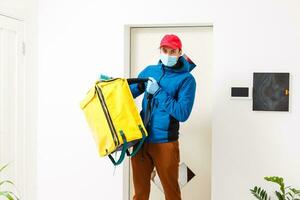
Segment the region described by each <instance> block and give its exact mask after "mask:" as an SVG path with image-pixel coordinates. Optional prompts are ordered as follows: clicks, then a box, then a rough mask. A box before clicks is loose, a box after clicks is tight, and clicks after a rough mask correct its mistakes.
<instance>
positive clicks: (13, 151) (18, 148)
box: [0, 15, 26, 199]
mask: <svg viewBox="0 0 300 200" xmlns="http://www.w3.org/2000/svg"><path fill="white" fill-rule="evenodd" d="M23 31H24V29H23V22H21V21H19V20H16V19H13V18H10V17H6V16H2V15H0V166H3V165H5V164H7V163H8V164H9V166H8V167H7V168H6V169H5V170H4V171H3V172H2V173H1V177H2V180H4V179H9V180H12V181H13V182H14V183H15V185H16V188H17V191H18V192H17V194H18V195H19V196H20V197H21V199H25V198H23V197H24V193H25V155H26V149H25V129H26V127H25V117H24V116H25V70H24V52H23V50H24V49H23V41H24V40H23V39H24V38H23ZM10 189H12V188H10Z"/></svg>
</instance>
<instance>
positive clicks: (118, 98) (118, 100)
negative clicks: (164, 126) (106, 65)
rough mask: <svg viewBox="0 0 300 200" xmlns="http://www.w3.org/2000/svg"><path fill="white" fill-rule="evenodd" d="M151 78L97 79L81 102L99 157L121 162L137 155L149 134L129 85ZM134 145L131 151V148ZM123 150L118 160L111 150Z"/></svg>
mask: <svg viewBox="0 0 300 200" xmlns="http://www.w3.org/2000/svg"><path fill="white" fill-rule="evenodd" d="M147 80H148V79H139V78H132V79H122V78H115V79H110V80H101V81H97V82H96V83H95V84H94V86H93V87H92V88H91V89H90V90H89V91H88V93H87V95H86V97H85V98H84V99H83V100H82V101H81V103H80V107H81V109H82V110H83V111H84V114H85V117H86V120H87V122H88V125H89V127H90V128H91V130H92V133H93V136H94V139H95V141H96V145H97V147H98V152H99V154H100V156H107V155H108V156H109V158H110V160H111V161H112V163H113V164H114V165H119V164H121V163H122V161H123V160H124V158H125V153H126V154H127V156H134V155H136V153H137V152H138V151H139V150H140V148H141V147H142V145H143V143H144V141H145V139H146V137H147V136H148V133H147V131H146V129H145V126H144V124H143V121H142V119H141V117H140V115H139V112H138V110H137V107H136V105H135V102H134V99H133V96H132V94H131V91H130V88H129V84H133V83H139V82H146V81H147ZM133 145H135V148H134V150H133V151H132V152H131V153H130V152H129V151H128V149H129V148H130V147H131V146H133ZM116 151H121V154H120V157H119V159H118V160H117V161H115V159H114V158H113V157H112V155H111V154H112V153H114V152H116Z"/></svg>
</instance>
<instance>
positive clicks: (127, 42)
mask: <svg viewBox="0 0 300 200" xmlns="http://www.w3.org/2000/svg"><path fill="white" fill-rule="evenodd" d="M190 27H199V28H202V27H210V28H213V27H214V25H213V23H182V24H126V25H124V77H125V78H130V77H131V67H130V66H131V37H132V36H131V30H132V29H134V28H190ZM123 200H130V159H128V158H126V159H125V160H124V163H123Z"/></svg>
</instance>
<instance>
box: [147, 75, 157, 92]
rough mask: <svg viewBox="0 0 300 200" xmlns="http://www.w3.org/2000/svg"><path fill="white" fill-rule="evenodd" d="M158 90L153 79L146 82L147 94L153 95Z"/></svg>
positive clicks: (150, 78)
mask: <svg viewBox="0 0 300 200" xmlns="http://www.w3.org/2000/svg"><path fill="white" fill-rule="evenodd" d="M158 89H159V85H158V83H157V81H156V80H155V79H154V78H152V77H149V80H148V82H147V88H146V92H148V93H149V94H155V92H157V90H158Z"/></svg>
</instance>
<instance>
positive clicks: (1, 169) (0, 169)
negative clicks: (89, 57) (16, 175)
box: [0, 164, 9, 172]
mask: <svg viewBox="0 0 300 200" xmlns="http://www.w3.org/2000/svg"><path fill="white" fill-rule="evenodd" d="M8 165H9V164H6V165H4V166H3V167H1V168H0V172H2V171H3V170H4V169H5V168H6V167H7V166H8Z"/></svg>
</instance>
